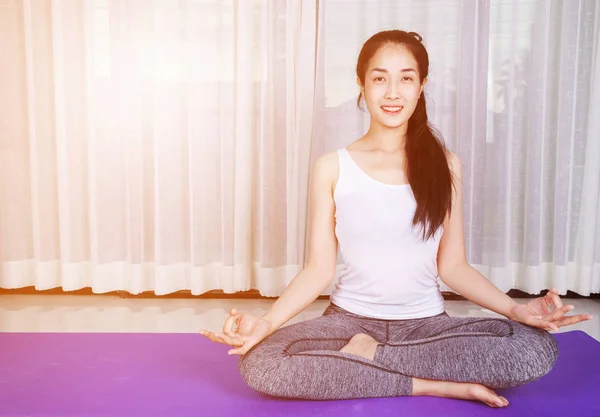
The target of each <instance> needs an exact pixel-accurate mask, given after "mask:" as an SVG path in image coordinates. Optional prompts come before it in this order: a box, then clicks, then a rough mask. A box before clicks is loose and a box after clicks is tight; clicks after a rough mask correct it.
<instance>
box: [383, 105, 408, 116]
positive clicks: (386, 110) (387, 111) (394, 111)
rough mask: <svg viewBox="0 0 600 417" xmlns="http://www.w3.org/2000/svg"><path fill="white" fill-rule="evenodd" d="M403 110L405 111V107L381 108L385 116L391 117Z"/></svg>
mask: <svg viewBox="0 0 600 417" xmlns="http://www.w3.org/2000/svg"><path fill="white" fill-rule="evenodd" d="M402 109H404V106H381V110H383V112H384V113H385V114H389V115H391V116H395V115H397V114H399V113H400V112H401V111H402Z"/></svg>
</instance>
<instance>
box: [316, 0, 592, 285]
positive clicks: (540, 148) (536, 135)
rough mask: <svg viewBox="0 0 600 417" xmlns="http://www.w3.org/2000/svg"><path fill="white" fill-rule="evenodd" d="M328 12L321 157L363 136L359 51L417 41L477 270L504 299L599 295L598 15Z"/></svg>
mask: <svg viewBox="0 0 600 417" xmlns="http://www.w3.org/2000/svg"><path fill="white" fill-rule="evenodd" d="M321 5H322V15H323V21H322V25H321V35H320V45H322V49H321V50H320V55H319V61H318V70H317V91H316V94H317V104H316V111H317V113H316V118H315V127H314V129H315V131H314V140H313V147H314V149H315V152H314V154H315V156H316V155H319V154H321V153H323V152H326V151H329V150H333V149H336V148H338V147H343V146H346V145H348V144H349V143H351V142H352V141H354V140H355V139H357V138H359V137H360V136H362V135H363V134H364V132H366V129H367V127H368V114H367V113H365V112H362V111H360V110H358V109H357V107H356V97H357V95H358V89H357V87H356V82H355V79H356V75H355V72H354V71H355V69H354V65H355V61H356V56H357V55H358V51H359V49H360V46H361V45H362V43H363V42H364V41H365V40H366V39H367V38H368V37H369V36H370V35H371V34H373V33H375V32H377V31H379V30H384V29H392V28H402V29H406V30H410V31H417V32H419V33H420V34H421V35H422V36H423V38H424V43H425V45H426V47H427V49H428V51H429V54H430V62H431V67H430V77H429V83H428V84H427V87H426V97H427V99H428V111H429V117H430V120H431V121H432V123H433V124H434V125H435V126H436V127H437V128H438V129H439V130H440V131H441V133H442V134H443V136H444V138H445V140H446V144H447V146H448V147H449V148H450V149H451V150H453V151H455V152H457V153H458V155H459V156H460V158H461V161H462V164H463V182H464V187H463V190H464V191H463V213H464V222H465V224H464V231H465V240H466V245H467V254H468V258H469V261H470V263H471V264H472V265H473V266H474V267H475V268H477V269H478V270H479V271H480V272H482V273H483V274H484V275H485V276H486V277H488V278H489V279H490V280H491V281H492V282H494V284H495V285H497V286H498V287H499V288H501V289H503V290H504V291H508V290H509V289H511V288H516V289H520V290H524V291H526V292H529V293H538V292H539V291H541V290H542V289H546V288H549V287H551V286H556V287H557V288H558V289H559V290H560V291H561V292H562V293H565V292H566V290H573V291H576V292H578V293H580V294H582V295H589V294H590V292H596V293H597V292H600V214H599V210H600V204H599V203H600V200H599V196H598V183H599V180H600V171H599V169H600V168H599V165H600V160H599V158H600V145H599V142H600V134H599V133H600V128H599V126H598V115H600V102H599V101H598V90H599V89H600V86H599V84H600V74H599V72H600V65H599V64H598V60H599V58H598V38H599V29H598V28H599V24H600V18H599V15H600V10H599V9H600V5H599V4H598V3H597V2H596V1H594V0H580V1H545V0H539V1H538V0H530V1H517V0H495V1H494V0H492V1H476V0H466V1H458V0H455V1H448V0H429V1H422V2H414V1H409V0H405V1H395V0H394V1H392V0H374V1H361V0H355V1H334V0H325V1H322V2H321ZM486 103H487V105H486ZM594 115H595V116H594ZM586 157H587V159H586ZM313 160H314V158H313ZM441 285H442V289H444V290H449V288H448V287H446V286H445V285H443V284H441Z"/></svg>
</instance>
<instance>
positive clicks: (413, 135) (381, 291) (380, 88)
mask: <svg viewBox="0 0 600 417" xmlns="http://www.w3.org/2000/svg"><path fill="white" fill-rule="evenodd" d="M421 40H422V39H421V37H420V36H419V35H418V34H416V33H414V32H411V33H407V32H404V31H399V30H392V31H385V32H380V33H377V34H376V35H374V36H373V37H371V38H370V39H369V40H368V41H367V42H366V43H365V44H364V46H363V48H362V50H361V52H360V55H359V58H358V64H357V67H356V72H357V76H358V84H359V87H360V91H361V92H360V96H359V103H360V100H361V98H364V101H365V104H366V107H367V109H368V111H369V113H370V115H371V123H370V127H369V131H368V132H367V134H366V135H365V136H364V137H362V138H360V139H359V140H357V141H356V142H354V143H352V144H351V145H350V146H348V147H347V148H345V149H340V150H338V151H336V152H332V153H330V154H326V155H323V156H321V157H320V158H319V159H318V160H317V162H316V163H315V166H314V171H313V176H312V182H311V190H310V197H311V198H310V201H311V207H310V212H311V226H310V227H311V234H310V242H309V243H310V251H309V252H310V255H309V259H308V263H307V266H306V267H305V268H304V269H303V270H302V272H300V273H299V274H298V275H297V276H296V277H295V278H294V280H293V281H292V282H291V283H290V284H289V286H288V287H287V288H286V290H285V291H284V293H283V294H282V295H281V297H280V298H279V299H278V300H277V301H276V302H275V303H274V305H273V307H272V308H271V310H270V311H269V312H268V313H267V314H266V315H265V316H264V317H262V318H255V317H252V316H249V315H247V314H242V313H239V312H237V311H236V310H232V311H231V312H230V315H229V317H228V318H227V319H226V322H225V325H224V327H223V333H212V332H208V331H202V332H201V333H202V334H203V335H204V336H206V337H208V338H209V339H211V340H213V341H215V342H220V343H225V344H228V345H231V346H233V347H234V349H232V350H230V351H229V354H237V355H242V356H241V358H240V360H239V369H240V372H241V374H242V376H243V378H244V380H245V381H246V383H247V384H248V385H249V386H250V387H252V388H253V389H255V390H257V391H261V392H264V393H267V394H271V395H275V396H281V397H288V398H303V399H344V398H361V397H386V396H400V395H432V396H440V397H450V398H462V399H469V400H479V401H483V402H484V403H486V404H488V405H490V406H492V407H505V406H507V405H508V401H507V400H506V399H505V398H504V397H502V396H499V395H497V394H496V393H495V392H494V391H493V390H492V389H493V388H510V387H515V386H518V385H522V384H525V383H528V382H531V381H534V380H536V379H539V378H541V377H542V376H543V375H545V374H546V373H547V372H549V371H550V370H551V369H552V367H553V365H554V363H555V362H556V359H557V356H558V348H557V345H556V342H555V340H554V338H553V337H552V336H551V335H550V334H549V333H548V332H547V331H548V330H558V328H559V327H561V326H566V325H569V324H573V323H577V322H580V321H582V320H587V319H590V318H591V317H590V316H583V315H579V316H570V317H566V316H565V313H567V312H568V311H570V310H571V309H572V308H573V307H572V306H570V305H566V306H563V304H562V302H561V300H560V298H559V296H558V294H557V291H556V289H551V290H550V291H549V292H548V294H547V295H546V296H544V297H539V298H536V299H534V300H531V301H530V302H529V303H527V304H522V305H519V304H518V303H516V302H515V301H514V300H512V299H511V298H509V297H508V296H507V295H506V294H504V293H503V292H501V291H500V290H498V289H497V288H496V287H495V286H494V285H492V284H491V283H490V282H489V281H488V280H487V279H486V278H484V277H483V276H482V275H480V274H479V273H478V272H477V271H476V270H475V269H474V268H472V267H471V266H470V265H469V264H468V263H467V261H466V256H465V248H464V242H463V231H462V228H463V224H462V214H461V165H460V162H459V160H458V157H457V156H456V155H455V154H454V153H452V152H448V151H447V150H446V149H445V148H444V145H443V144H442V142H441V140H438V139H437V137H436V136H435V134H434V132H433V130H432V129H431V128H430V127H429V126H428V120H427V113H426V105H425V97H424V95H423V88H424V86H425V83H426V81H427V75H428V70H429V58H428V54H427V51H426V50H425V47H424V46H423V44H422V42H421ZM338 245H339V249H340V252H341V254H342V256H343V258H344V268H343V270H342V272H341V276H340V277H339V283H338V284H337V286H336V288H335V290H334V291H333V293H332V294H331V304H330V306H329V307H328V308H327V309H326V310H325V312H324V314H323V316H321V317H319V318H316V319H314V320H309V321H305V322H301V323H297V324H293V325H290V326H286V327H283V328H281V329H279V327H280V326H282V325H283V324H284V323H286V322H287V321H288V320H290V319H291V318H292V317H294V316H296V315H297V314H298V313H299V312H301V311H302V310H304V309H305V308H306V307H307V306H308V305H309V304H310V303H312V302H313V301H314V300H315V299H316V298H317V297H318V296H319V295H320V294H321V293H322V292H323V291H324V290H325V289H326V288H327V287H328V286H329V284H330V283H331V282H332V280H333V279H334V272H335V265H336V254H337V251H338ZM438 274H439V277H440V279H441V280H442V281H443V282H444V283H445V284H446V285H448V286H449V287H450V288H452V289H453V290H455V291H456V292H458V293H460V294H461V295H462V296H464V297H465V298H467V299H469V300H471V301H472V302H474V303H477V304H479V305H481V306H483V307H486V308H488V309H490V310H493V311H495V312H498V313H500V314H502V315H504V316H506V317H507V319H499V318H459V317H450V316H448V314H446V313H445V311H444V299H443V297H442V295H441V293H440V289H439V286H438V284H437V277H438ZM552 304H554V305H555V306H556V308H555V309H554V310H553V311H550V308H549V307H550V306H551V305H552ZM277 329H278V330H277Z"/></svg>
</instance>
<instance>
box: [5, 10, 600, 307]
mask: <svg viewBox="0 0 600 417" xmlns="http://www.w3.org/2000/svg"><path fill="white" fill-rule="evenodd" d="M0 2H1V5H2V12H1V13H0V287H3V288H18V287H25V286H32V285H33V286H35V287H36V288H38V289H47V288H53V287H61V288H63V289H65V290H74V289H79V288H83V287H91V288H92V289H93V291H95V292H106V291H114V290H125V291H129V292H131V293H139V292H142V291H154V292H155V293H157V294H165V293H170V292H175V291H178V290H191V292H192V293H194V294H199V293H203V292H205V291H209V290H213V289H223V290H224V291H226V292H234V291H240V290H246V289H249V288H255V289H258V290H260V292H261V293H262V294H264V295H278V294H280V293H281V291H282V290H283V288H284V287H285V286H286V284H287V283H288V282H289V280H291V278H293V276H294V275H295V274H296V273H297V272H298V271H299V270H300V269H301V267H302V265H303V264H304V260H305V250H306V248H305V242H306V239H305V235H306V232H307V230H308V228H307V224H306V218H307V213H306V209H307V185H308V179H309V172H310V171H309V170H310V166H311V163H312V162H313V161H314V160H315V158H316V157H318V156H319V155H320V154H322V153H323V152H326V151H330V150H333V149H336V148H339V147H342V146H346V145H348V144H349V143H350V142H352V141H353V140H355V139H357V138H358V137H360V136H361V135H362V134H363V133H364V132H365V130H366V128H367V127H368V115H367V114H366V113H364V112H362V111H359V110H358V109H357V108H356V104H355V101H356V96H357V94H358V89H357V87H356V81H355V80H356V75H355V73H354V66H355V64H356V57H357V55H358V51H359V49H360V46H361V45H362V43H363V42H364V41H365V40H366V39H367V38H368V37H369V36H370V35H372V34H373V33H375V32H377V31H378V30H382V29H390V28H401V29H406V30H411V31H417V32H419V33H420V34H421V35H422V36H423V38H424V42H425V44H426V46H427V48H428V51H429V53H430V58H431V68H430V69H431V73H430V82H429V83H428V85H427V87H426V95H427V98H428V106H429V115H430V119H431V121H432V123H433V124H434V125H435V126H436V127H437V128H438V129H439V130H440V131H441V132H442V134H443V135H444V137H445V140H446V142H447V145H448V147H449V148H450V149H452V150H454V151H456V152H457V153H458V154H459V155H460V157H461V159H462V162H463V166H464V168H463V172H464V201H463V211H464V219H465V225H464V229H465V237H466V244H467V252H468V257H469V261H470V262H471V263H472V264H473V265H474V266H475V267H476V268H477V269H478V270H480V271H481V272H482V273H483V274H484V275H485V276H486V277H488V278H489V279H490V280H492V281H493V282H494V283H495V284H496V285H497V286H498V287H500V288H501V289H503V290H505V291H507V290H509V289H511V288H517V289H521V290H524V291H526V292H530V293H537V292H539V291H540V290H542V289H545V288H549V287H550V286H556V287H558V288H559V290H560V291H561V292H562V293H564V292H565V291H566V290H572V291H576V292H578V293H579V294H582V295H588V294H590V293H592V292H596V293H597V292H600V190H599V187H598V184H599V182H600V126H599V118H598V115H599V114H600V62H599V59H600V58H599V45H598V43H599V41H598V38H599V27H600V4H598V3H597V2H596V1H595V0H568V1H567V0H564V1H558V0H553V1H545V0H529V1H522V0H490V1H477V0H464V1H459V0H423V1H419V2H416V1H410V0H320V1H316V0H315V1H313V0H306V1H300V0H255V1H245V0H235V1H234V0H222V1H210V0H181V1H178V2H172V1H167V0H153V1H149V0H52V1H50V0H13V1H4V0H0ZM442 289H444V290H448V288H447V287H445V286H444V285H442ZM328 292H329V290H328V291H327V293H328Z"/></svg>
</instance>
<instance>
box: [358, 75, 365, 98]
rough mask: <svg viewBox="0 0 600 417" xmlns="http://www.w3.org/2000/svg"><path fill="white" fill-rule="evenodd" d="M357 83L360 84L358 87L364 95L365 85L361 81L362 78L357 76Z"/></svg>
mask: <svg viewBox="0 0 600 417" xmlns="http://www.w3.org/2000/svg"><path fill="white" fill-rule="evenodd" d="M356 84H358V88H360V92H361V93H362V95H363V96H364V95H365V86H364V85H362V83H361V82H360V78H358V77H356Z"/></svg>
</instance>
